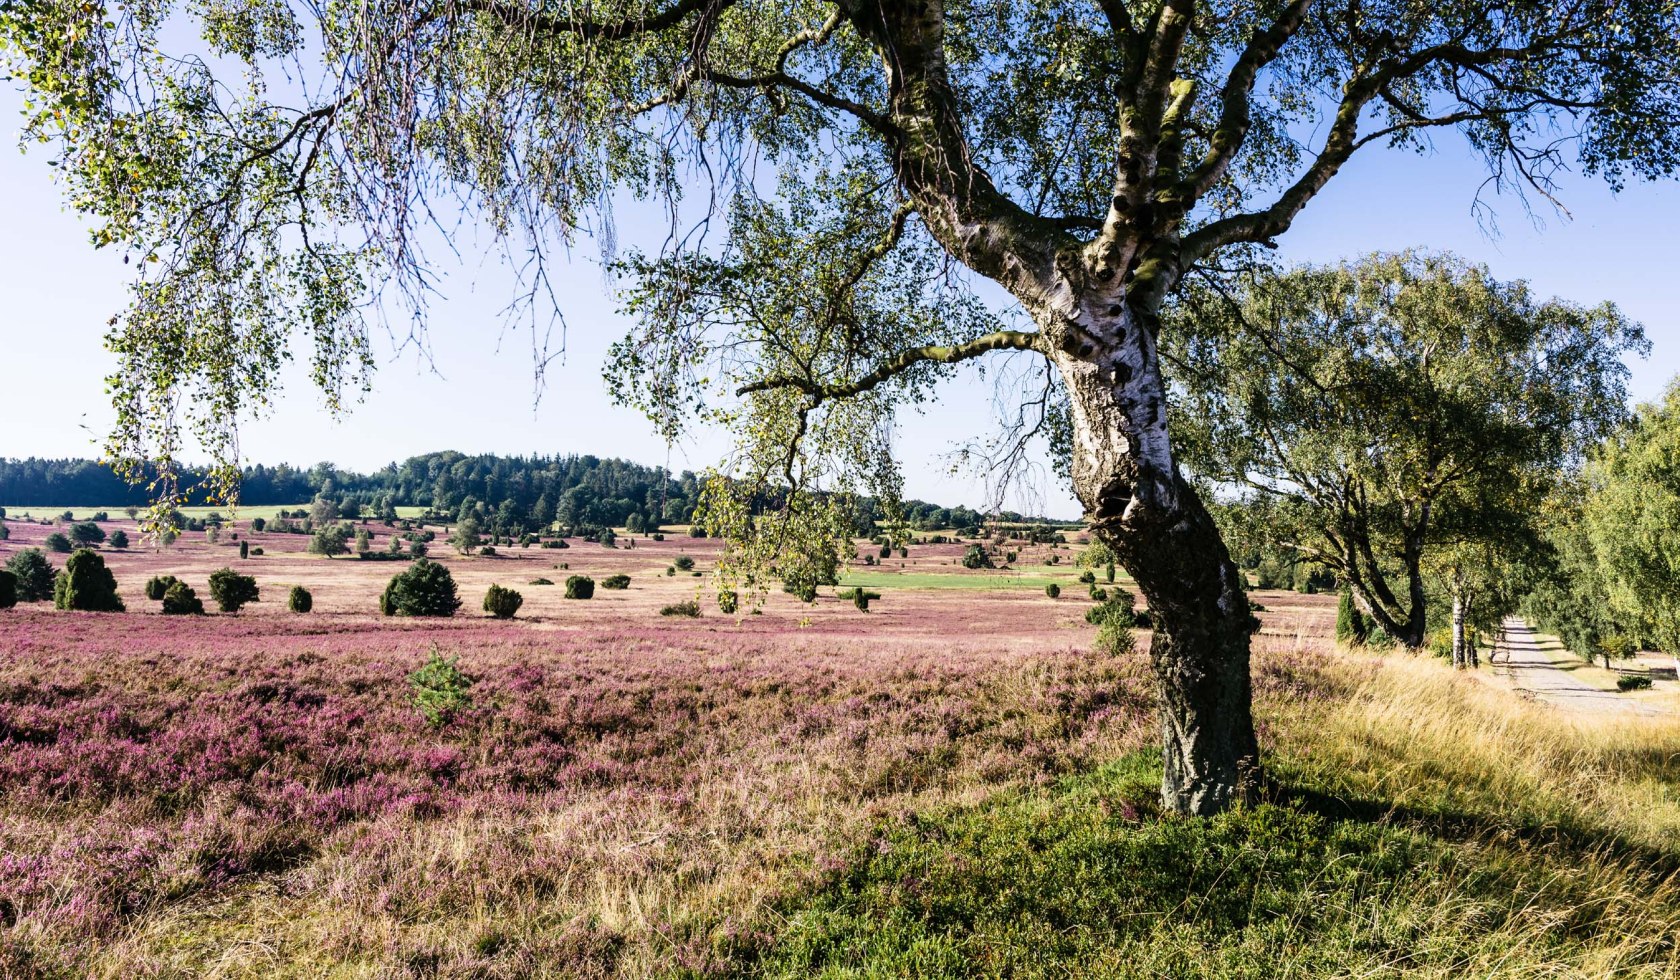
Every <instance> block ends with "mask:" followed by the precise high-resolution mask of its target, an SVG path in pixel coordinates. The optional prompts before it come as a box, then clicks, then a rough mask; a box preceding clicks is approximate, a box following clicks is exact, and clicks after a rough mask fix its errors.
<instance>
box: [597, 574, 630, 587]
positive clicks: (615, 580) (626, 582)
mask: <svg viewBox="0 0 1680 980" xmlns="http://www.w3.org/2000/svg"><path fill="white" fill-rule="evenodd" d="M629 587H630V576H628V575H608V576H607V577H606V578H604V579H602V580H601V588H603V589H617V590H620V591H622V590H624V589H628V588H629Z"/></svg>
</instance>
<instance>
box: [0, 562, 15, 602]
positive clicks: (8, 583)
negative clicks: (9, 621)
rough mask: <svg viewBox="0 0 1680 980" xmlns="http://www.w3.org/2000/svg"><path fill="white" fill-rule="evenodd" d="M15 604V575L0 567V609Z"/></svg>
mask: <svg viewBox="0 0 1680 980" xmlns="http://www.w3.org/2000/svg"><path fill="white" fill-rule="evenodd" d="M15 605H17V576H16V575H13V574H12V573H11V572H8V571H6V570H5V569H3V568H0V609H10V608H12V607H13V606H15Z"/></svg>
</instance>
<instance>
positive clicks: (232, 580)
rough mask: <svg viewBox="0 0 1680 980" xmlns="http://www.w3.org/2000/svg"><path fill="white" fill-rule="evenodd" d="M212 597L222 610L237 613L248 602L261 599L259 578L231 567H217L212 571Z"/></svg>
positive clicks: (217, 606)
mask: <svg viewBox="0 0 1680 980" xmlns="http://www.w3.org/2000/svg"><path fill="white" fill-rule="evenodd" d="M210 598H211V599H213V600H214V601H215V603H216V608H218V609H220V610H221V611H222V612H225V613H236V612H238V611H239V610H240V609H241V608H243V607H244V605H245V604H246V603H247V602H257V601H258V600H259V595H258V592H257V580H256V579H255V578H252V577H251V576H249V575H241V574H239V573H238V572H236V571H234V570H233V569H231V568H221V569H217V570H216V571H214V572H211V573H210Z"/></svg>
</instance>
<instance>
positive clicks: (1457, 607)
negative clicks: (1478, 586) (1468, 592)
mask: <svg viewBox="0 0 1680 980" xmlns="http://www.w3.org/2000/svg"><path fill="white" fill-rule="evenodd" d="M1469 659H1470V658H1469V655H1468V651H1466V649H1465V643H1464V592H1463V590H1461V589H1454V590H1453V597H1452V660H1453V666H1454V667H1457V668H1458V669H1459V670H1463V669H1464V668H1465V667H1466V666H1468V664H1469Z"/></svg>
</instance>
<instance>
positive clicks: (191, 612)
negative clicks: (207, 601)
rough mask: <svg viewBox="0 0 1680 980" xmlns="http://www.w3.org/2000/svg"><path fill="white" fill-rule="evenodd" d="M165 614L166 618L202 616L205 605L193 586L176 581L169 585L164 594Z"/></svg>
mask: <svg viewBox="0 0 1680 980" xmlns="http://www.w3.org/2000/svg"><path fill="white" fill-rule="evenodd" d="M163 614H164V615H165V616H202V615H204V603H203V602H202V601H201V600H200V599H199V598H198V593H196V592H194V591H193V588H192V586H190V585H188V584H187V583H185V582H182V581H179V580H176V581H174V582H171V583H169V588H168V589H167V590H165V591H164V593H163Z"/></svg>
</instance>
